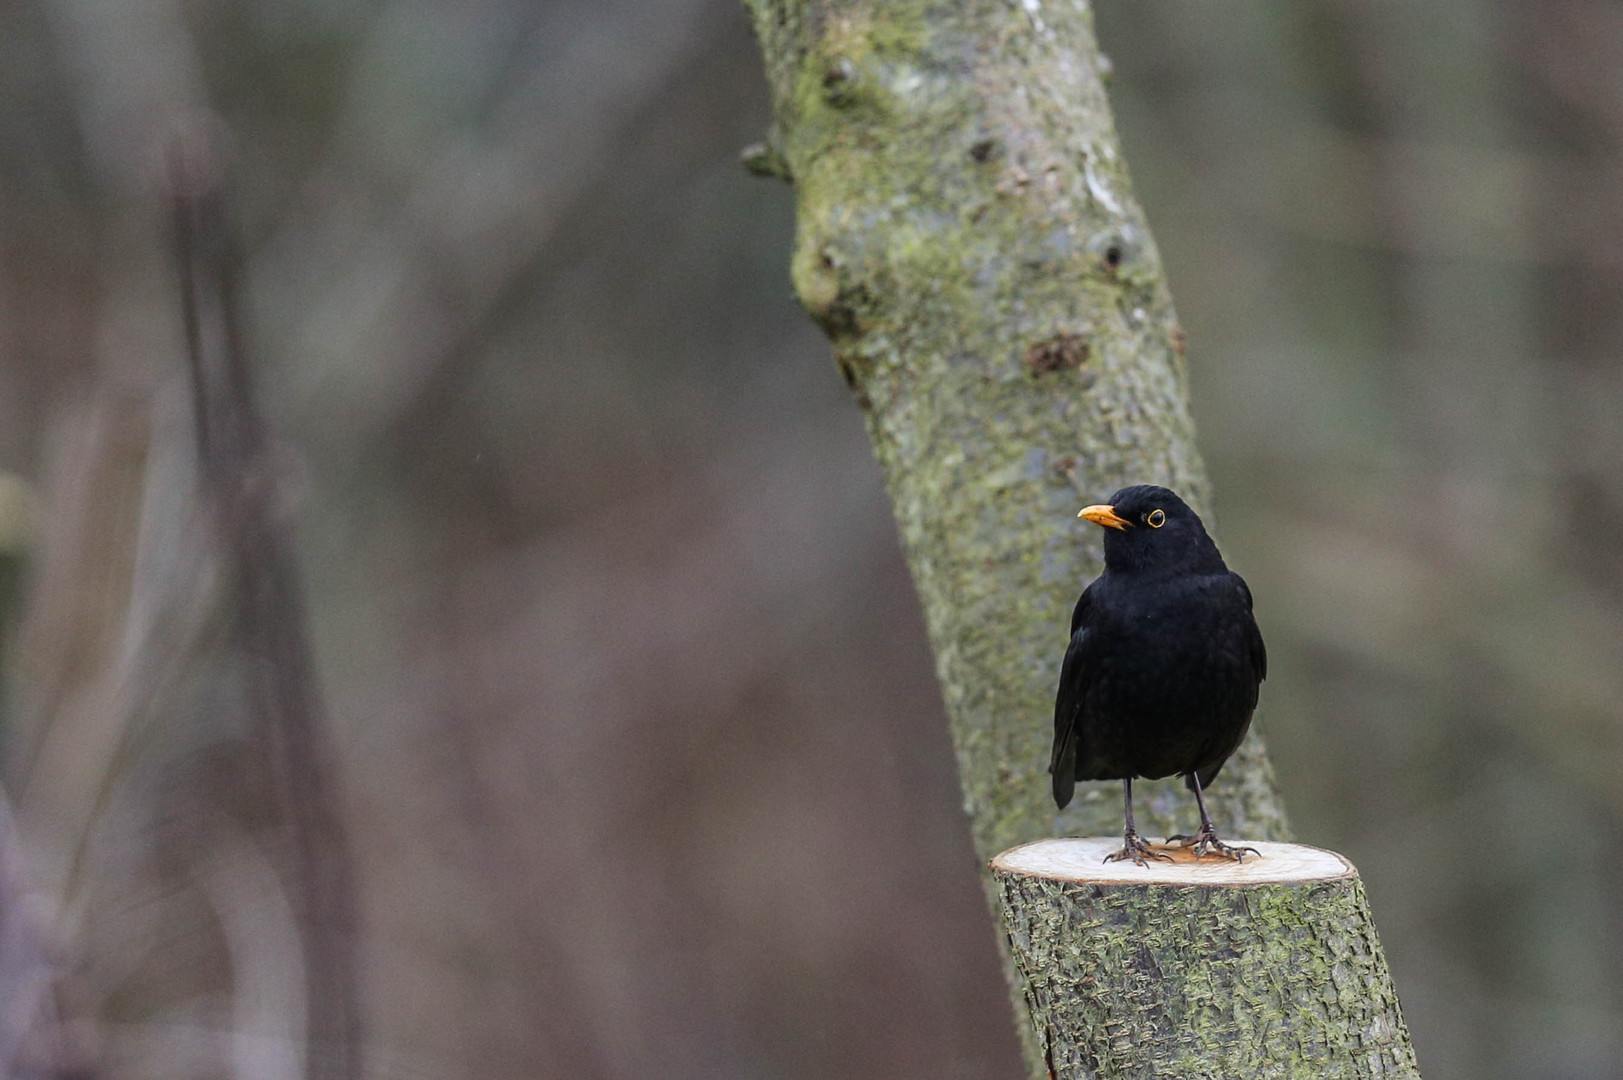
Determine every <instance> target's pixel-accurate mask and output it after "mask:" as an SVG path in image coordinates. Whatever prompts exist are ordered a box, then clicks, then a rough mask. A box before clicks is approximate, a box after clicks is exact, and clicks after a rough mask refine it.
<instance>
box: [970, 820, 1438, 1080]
mask: <svg viewBox="0 0 1623 1080" xmlns="http://www.w3.org/2000/svg"><path fill="white" fill-rule="evenodd" d="M1120 844H1121V841H1120V840H1119V839H1109V838H1092V839H1087V840H1040V841H1037V842H1036V843H1032V844H1025V845H1022V846H1021V847H1018V848H1015V849H1013V850H1011V851H1006V852H1004V853H1003V854H1002V855H1000V856H998V857H997V858H996V859H994V860H993V861H992V874H993V877H994V878H995V879H996V881H997V885H998V889H999V893H1000V896H1001V898H1002V902H1003V916H1004V927H1005V930H1006V932H1007V935H1008V944H1009V949H1010V952H1011V953H1012V955H1013V957H1014V961H1015V966H1016V967H1017V968H1018V969H1019V971H1020V974H1021V977H1022V981H1023V983H1024V990H1025V996H1026V1002H1027V1006H1028V1009H1029V1011H1030V1014H1031V1018H1032V1023H1033V1025H1034V1027H1033V1030H1034V1034H1035V1036H1036V1039H1037V1042H1038V1044H1039V1046H1040V1048H1041V1053H1042V1055H1043V1060H1044V1063H1045V1066H1046V1068H1047V1070H1048V1072H1049V1073H1050V1075H1052V1076H1054V1077H1058V1078H1065V1077H1087V1078H1089V1080H1136V1078H1150V1077H1154V1078H1156V1080H1176V1078H1179V1077H1191V1078H1194V1077H1202V1078H1204V1077H1229V1078H1241V1077H1281V1078H1283V1077H1299V1076H1312V1077H1322V1078H1347V1080H1351V1078H1354V1077H1357V1078H1369V1080H1418V1078H1419V1075H1420V1074H1419V1072H1418V1070H1417V1069H1416V1067H1415V1058H1414V1050H1413V1048H1412V1047H1411V1046H1410V1044H1409V1033H1408V1029H1407V1028H1406V1027H1405V1026H1404V1023H1403V1014H1402V1012H1401V1011H1400V1010H1399V1008H1398V998H1397V993H1396V991H1395V990H1394V989H1393V987H1392V977H1391V974H1390V973H1389V972H1388V970H1387V967H1386V957H1385V955H1384V954H1383V953H1382V951H1381V944H1380V941H1379V939H1378V938H1377V937H1376V934H1375V924H1374V922H1373V921H1372V920H1371V918H1370V913H1369V903H1368V901H1367V900H1366V899H1365V897H1364V887H1363V885H1362V883H1360V881H1359V880H1358V872H1357V871H1356V870H1355V869H1354V868H1353V866H1352V864H1351V863H1349V862H1348V861H1347V860H1346V859H1344V858H1342V857H1341V856H1339V855H1337V854H1335V853H1334V852H1329V851H1322V850H1320V849H1318V848H1309V847H1303V846H1300V845H1297V844H1268V843H1259V844H1258V845H1257V846H1258V847H1259V848H1260V849H1261V855H1262V857H1261V858H1247V859H1246V861H1245V862H1244V863H1238V864H1236V863H1231V862H1227V861H1225V860H1214V859H1212V858H1210V857H1208V858H1206V859H1203V860H1199V861H1193V860H1191V859H1190V858H1189V857H1188V855H1187V853H1186V852H1179V853H1178V854H1179V856H1180V859H1179V861H1178V862H1174V863H1170V864H1169V863H1162V862H1153V861H1152V862H1151V863H1150V864H1149V865H1148V866H1144V867H1138V866H1134V865H1132V864H1131V863H1125V864H1124V863H1119V862H1118V863H1105V862H1104V861H1103V859H1104V856H1105V855H1106V854H1107V853H1109V852H1110V851H1111V850H1113V849H1114V848H1117V847H1119V846H1120Z"/></svg>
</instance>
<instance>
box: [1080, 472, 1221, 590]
mask: <svg viewBox="0 0 1623 1080" xmlns="http://www.w3.org/2000/svg"><path fill="white" fill-rule="evenodd" d="M1077 517H1080V518H1086V519H1087V520H1089V521H1091V522H1093V523H1094V524H1095V525H1100V526H1103V527H1104V530H1105V569H1106V570H1109V571H1112V572H1114V573H1132V572H1135V571H1140V570H1166V571H1175V572H1194V573H1217V572H1220V571H1222V570H1226V569H1227V567H1226V566H1224V564H1223V556H1221V555H1219V554H1218V552H1217V545H1216V544H1214V543H1212V538H1211V537H1209V536H1207V535H1206V526H1205V525H1203V524H1201V521H1200V515H1199V514H1197V513H1195V512H1194V511H1193V510H1191V509H1189V504H1188V503H1186V502H1184V501H1183V500H1182V499H1180V498H1178V496H1177V495H1175V494H1174V493H1172V492H1171V491H1168V490H1167V489H1166V488H1164V487H1156V486H1155V485H1153V484H1138V485H1136V486H1134V487H1126V488H1122V489H1121V490H1120V491H1118V492H1116V494H1114V495H1112V496H1111V497H1110V502H1108V503H1101V504H1099V505H1097V506H1089V507H1086V508H1084V509H1083V510H1082V512H1081V513H1080V514H1078V515H1077Z"/></svg>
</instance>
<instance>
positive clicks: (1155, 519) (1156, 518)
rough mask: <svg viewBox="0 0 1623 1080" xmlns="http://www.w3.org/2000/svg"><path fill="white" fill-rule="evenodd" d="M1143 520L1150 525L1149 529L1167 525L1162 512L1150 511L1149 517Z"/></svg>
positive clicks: (1165, 517)
mask: <svg viewBox="0 0 1623 1080" xmlns="http://www.w3.org/2000/svg"><path fill="white" fill-rule="evenodd" d="M1144 520H1145V521H1147V522H1149V523H1150V528H1152V529H1159V528H1160V527H1161V526H1163V525H1165V524H1166V523H1167V516H1166V514H1165V513H1164V512H1163V511H1160V510H1151V511H1150V516H1149V517H1147V518H1145V519H1144Z"/></svg>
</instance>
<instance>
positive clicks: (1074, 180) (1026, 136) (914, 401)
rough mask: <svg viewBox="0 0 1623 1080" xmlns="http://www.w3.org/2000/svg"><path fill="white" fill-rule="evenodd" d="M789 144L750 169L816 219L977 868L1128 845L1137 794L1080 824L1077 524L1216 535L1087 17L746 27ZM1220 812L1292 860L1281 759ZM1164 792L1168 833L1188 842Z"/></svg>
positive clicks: (801, 236) (800, 257)
mask: <svg viewBox="0 0 1623 1080" xmlns="http://www.w3.org/2000/svg"><path fill="white" fill-rule="evenodd" d="M746 6H747V7H748V9H749V11H750V13H751V15H752V16H753V18H754V22H755V28H756V32H757V36H758V38H759V40H760V43H761V48H762V52H763V54H764V57H765V62H766V70H767V74H768V77H769V80H770V83H771V91H772V98H773V105H774V111H775V116H776V124H775V126H774V130H773V133H772V135H771V137H770V138H769V139H768V140H767V141H766V143H764V144H762V145H759V146H756V147H752V148H750V150H748V151H746V154H745V161H746V164H747V165H748V166H749V167H750V168H751V169H752V170H754V171H756V172H759V173H762V174H767V175H776V176H781V177H784V178H785V179H789V180H791V181H792V182H793V183H794V185H795V188H796V193H797V196H798V199H797V204H798V224H797V237H796V245H795V253H794V259H793V265H792V275H793V279H794V285H795V289H796V291H797V293H798V294H799V296H800V299H801V302H802V303H803V304H804V306H805V308H806V310H807V311H808V312H809V313H810V314H811V316H812V317H813V318H814V319H815V320H816V321H817V322H818V323H819V324H821V326H822V327H823V328H824V329H825V330H826V331H827V333H828V335H829V337H830V339H831V340H832V342H833V346H834V353H835V357H836V360H837V362H838V364H839V367H840V370H841V371H842V372H843V373H844V375H845V378H846V379H847V381H848V382H849V383H850V385H851V388H852V391H853V392H854V393H855V395H856V397H857V400H858V401H859V402H860V403H861V405H862V408H863V410H864V412H865V413H866V415H867V420H868V426H869V431H870V433H871V435H872V438H873V445H874V450H875V453H876V455H877V456H878V459H879V461H880V463H881V465H882V466H883V468H884V471H885V475H886V477H887V481H888V483H889V486H890V493H891V498H892V502H893V505H894V508H895V513H896V520H897V523H898V525H899V527H900V531H901V537H902V541H903V545H904V547H905V549H906V552H907V556H908V560H909V563H910V565H911V567H912V571H913V577H914V581H915V583H916V585H917V588H918V593H919V597H920V600H921V601H922V604H923V607H924V614H925V618H926V620H927V623H928V626H929V632H930V636H931V641H932V644H933V646H934V651H935V656H936V662H937V669H938V674H939V676H940V680H941V686H942V691H943V694H944V696H945V698H946V704H947V709H948V713H949V716H950V717H951V722H952V729H953V737H954V743H955V745H956V747H957V752H958V762H959V769H960V776H961V779H962V782H963V789H964V798H965V805H966V808H967V810H968V812H969V815H970V818H971V820H972V823H973V828H974V835H975V842H976V845H977V849H978V850H979V851H980V852H981V854H982V856H983V857H988V858H989V857H990V856H991V855H992V854H993V853H994V852H997V851H1000V850H1002V849H1004V848H1006V847H1009V846H1011V845H1013V844H1017V843H1020V842H1021V841H1025V840H1031V839H1034V838H1036V837H1041V836H1049V835H1052V834H1053V833H1054V832H1056V831H1061V832H1072V833H1111V832H1117V831H1119V830H1120V828H1121V824H1122V822H1121V804H1120V798H1119V787H1118V786H1117V785H1113V784H1112V785H1104V786H1101V785H1083V786H1082V788H1081V789H1079V793H1078V798H1077V800H1076V802H1074V803H1073V804H1072V809H1070V810H1068V811H1067V812H1066V813H1065V814H1064V815H1061V816H1060V817H1059V818H1058V819H1057V820H1056V815H1055V813H1054V808H1053V804H1052V802H1051V801H1050V799H1049V795H1048V783H1047V780H1046V775H1045V770H1046V768H1047V761H1048V751H1049V739H1050V734H1051V716H1052V708H1053V693H1054V686H1055V681H1056V679H1057V677H1058V670H1059V662H1060V658H1061V656H1062V655H1063V653H1064V647H1065V637H1066V628H1067V626H1068V625H1069V616H1070V608H1071V605H1072V604H1073V603H1074V602H1075V599H1076V596H1077V594H1078V593H1079V592H1080V590H1081V588H1082V586H1083V585H1084V584H1085V583H1086V582H1087V581H1088V580H1089V579H1091V578H1092V577H1093V576H1094V575H1096V574H1097V573H1098V571H1099V569H1100V566H1101V557H1102V555H1101V541H1100V538H1099V537H1098V536H1097V535H1096V534H1097V530H1096V529H1093V528H1092V527H1091V526H1087V525H1085V524H1079V523H1077V522H1076V519H1075V514H1076V511H1077V510H1078V509H1079V508H1080V507H1081V506H1082V505H1085V504H1086V503H1090V502H1098V501H1100V499H1102V498H1104V497H1105V496H1108V495H1109V494H1110V493H1111V492H1112V491H1113V490H1114V489H1116V488H1117V487H1120V486H1122V485H1125V484H1128V483H1159V484H1165V485H1167V486H1169V487H1172V488H1174V489H1176V490H1177V491H1178V492H1179V493H1181V494H1182V495H1184V496H1185V498H1187V499H1188V500H1189V501H1190V503H1191V504H1192V505H1194V506H1196V507H1197V508H1198V509H1199V510H1200V511H1201V512H1202V513H1203V514H1205V515H1207V517H1208V520H1209V517H1210V513H1209V512H1210V501H1209V490H1208V484H1207V479H1206V474H1205V471H1204V468H1203V467H1202V465H1201V462H1200V459H1199V457H1198V455H1197V454H1196V452H1195V449H1194V428H1193V425H1192V423H1191V421H1190V416H1189V407H1188V398H1187V388H1186V379H1185V368H1184V357H1183V335H1182V332H1181V331H1180V330H1179V328H1178V325H1177V320H1176V317H1175V315H1174V313H1173V310H1172V301H1171V297H1170V296H1169V294H1168V292H1167V288H1166V284H1165V281H1164V279H1163V276H1162V270H1161V263H1160V258H1159V256H1158V254H1157V252H1156V250H1155V245H1154V243H1153V242H1152V241H1151V239H1150V234H1149V229H1148V227H1147V225H1146V223H1145V221H1144V216H1143V212H1142V211H1141V209H1140V208H1139V206H1138V204H1137V203H1136V202H1135V201H1134V198H1133V194H1132V190H1131V187H1130V185H1129V182H1128V177H1127V168H1126V164H1125V162H1124V161H1123V159H1122V154H1121V150H1120V147H1119V144H1118V141H1117V138H1116V133H1115V129H1114V126H1113V123H1112V120H1111V114H1110V107H1109V103H1108V101H1107V100H1106V97H1105V92H1104V87H1103V84H1102V75H1103V70H1102V69H1103V66H1104V64H1105V61H1104V60H1103V58H1102V57H1101V55H1100V53H1099V50H1098V47H1097V44H1096V42H1095V40H1094V32H1093V22H1092V13H1091V11H1090V10H1089V8H1088V6H1087V4H1086V3H1084V2H1082V0H952V2H950V3H946V2H934V3H930V2H923V0H746ZM1212 796H1213V801H1214V806H1213V812H1214V814H1215V816H1216V817H1217V819H1218V821H1219V824H1220V827H1222V829H1223V830H1224V834H1225V835H1227V836H1237V837H1251V838H1265V839H1269V838H1271V839H1283V838H1286V836H1287V830H1286V825H1285V820H1284V816H1283V813H1282V811H1281V809H1280V806H1279V802H1278V799H1277V796H1276V794H1275V791H1274V786H1273V781H1272V777H1271V774H1270V772H1269V768H1268V763H1267V760H1266V757H1265V755H1264V754H1263V751H1262V749H1261V746H1260V744H1259V743H1258V741H1257V740H1256V737H1255V736H1253V737H1252V739H1251V740H1249V741H1248V743H1247V745H1246V747H1245V748H1243V749H1242V751H1241V753H1240V754H1239V755H1238V756H1237V757H1236V759H1235V760H1234V761H1232V762H1231V763H1230V765H1229V766H1228V767H1227V768H1226V769H1225V770H1224V773H1223V776H1222V777H1221V779H1220V780H1219V781H1218V782H1217V784H1216V786H1215V788H1214V790H1213V793H1212ZM1195 820H1196V819H1195V815H1194V807H1193V804H1192V800H1191V799H1190V798H1189V796H1188V795H1187V794H1185V793H1184V792H1183V791H1182V790H1181V788H1179V787H1175V786H1174V785H1171V784H1167V785H1158V786H1156V787H1149V788H1146V789H1145V791H1144V798H1143V800H1142V803H1141V807H1140V816H1139V822H1140V826H1141V828H1142V829H1143V831H1144V832H1145V833H1146V834H1152V833H1160V834H1165V833H1170V832H1176V831H1188V830H1189V829H1191V828H1192V827H1193V825H1194V823H1195Z"/></svg>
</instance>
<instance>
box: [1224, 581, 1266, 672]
mask: <svg viewBox="0 0 1623 1080" xmlns="http://www.w3.org/2000/svg"><path fill="white" fill-rule="evenodd" d="M1229 576H1230V577H1232V578H1234V583H1235V584H1236V585H1238V586H1239V587H1240V595H1241V596H1243V597H1245V610H1246V611H1247V612H1248V613H1249V612H1250V611H1251V589H1250V588H1249V587H1248V586H1247V585H1246V583H1245V578H1243V577H1241V576H1240V575H1239V574H1235V573H1231V574H1230V575H1229ZM1246 636H1247V638H1248V639H1249V640H1247V642H1246V645H1247V649H1248V651H1249V652H1250V654H1251V666H1252V667H1253V668H1255V669H1256V672H1257V681H1258V682H1261V681H1262V680H1263V679H1266V678H1267V677H1268V647H1267V646H1266V645H1264V644H1263V643H1262V631H1261V630H1260V629H1258V628H1257V620H1256V618H1255V617H1254V616H1253V618H1252V619H1251V622H1250V624H1249V625H1248V626H1247V627H1246Z"/></svg>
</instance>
